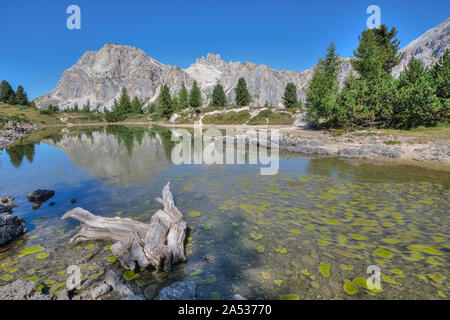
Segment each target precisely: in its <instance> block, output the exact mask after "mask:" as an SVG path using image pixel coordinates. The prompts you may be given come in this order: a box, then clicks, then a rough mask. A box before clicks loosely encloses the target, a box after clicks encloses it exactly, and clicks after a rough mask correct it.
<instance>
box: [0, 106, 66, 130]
mask: <svg viewBox="0 0 450 320" xmlns="http://www.w3.org/2000/svg"><path fill="white" fill-rule="evenodd" d="M5 121H14V122H18V123H27V122H30V121H31V122H35V123H37V124H39V125H54V124H61V123H62V122H61V120H59V118H58V116H57V115H47V114H42V113H40V111H39V110H38V109H34V108H31V107H27V106H19V105H14V106H12V105H8V104H4V103H0V123H4V122H5Z"/></svg>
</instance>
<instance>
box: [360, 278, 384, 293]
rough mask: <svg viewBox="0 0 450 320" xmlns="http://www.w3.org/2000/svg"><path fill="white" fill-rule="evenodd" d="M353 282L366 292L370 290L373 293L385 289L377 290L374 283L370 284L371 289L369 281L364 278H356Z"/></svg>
mask: <svg viewBox="0 0 450 320" xmlns="http://www.w3.org/2000/svg"><path fill="white" fill-rule="evenodd" d="M353 282H354V283H356V284H357V285H358V286H360V287H361V288H364V289H366V290H370V291H372V292H379V291H383V289H381V288H376V286H375V284H374V283H372V282H370V288H369V281H367V279H364V278H362V277H357V278H354V279H353Z"/></svg>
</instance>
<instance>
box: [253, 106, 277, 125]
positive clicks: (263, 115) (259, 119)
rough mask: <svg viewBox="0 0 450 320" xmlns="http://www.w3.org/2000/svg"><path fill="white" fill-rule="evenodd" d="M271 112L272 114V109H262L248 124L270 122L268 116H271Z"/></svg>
mask: <svg viewBox="0 0 450 320" xmlns="http://www.w3.org/2000/svg"><path fill="white" fill-rule="evenodd" d="M271 114H272V110H270V109H265V110H262V111H260V112H259V113H258V114H257V115H256V116H254V117H253V118H251V119H250V121H249V122H248V124H250V125H261V124H267V122H268V119H267V117H269V116H270V115H271Z"/></svg>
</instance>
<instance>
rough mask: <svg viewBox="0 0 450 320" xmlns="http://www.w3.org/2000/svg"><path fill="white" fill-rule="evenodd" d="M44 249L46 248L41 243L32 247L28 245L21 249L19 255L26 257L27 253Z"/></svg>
mask: <svg viewBox="0 0 450 320" xmlns="http://www.w3.org/2000/svg"><path fill="white" fill-rule="evenodd" d="M44 250H45V248H44V247H41V246H39V245H36V246H31V247H28V248H25V249H23V250H21V251H20V255H19V257H24V256H26V255H29V254H33V253H37V252H41V251H44Z"/></svg>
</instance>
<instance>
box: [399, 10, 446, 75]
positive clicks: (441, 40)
mask: <svg viewBox="0 0 450 320" xmlns="http://www.w3.org/2000/svg"><path fill="white" fill-rule="evenodd" d="M449 37H450V18H447V20H445V21H444V22H443V23H441V24H440V25H438V26H437V27H434V28H433V29H430V30H428V31H427V32H425V33H424V34H423V35H421V36H420V37H419V38H417V39H416V40H414V41H412V42H411V43H410V44H408V45H407V46H406V47H404V48H402V49H401V50H400V54H403V59H402V61H401V62H400V64H399V65H398V66H396V67H395V68H394V70H392V73H393V74H394V75H395V76H398V75H399V74H400V72H402V71H403V70H405V69H406V67H407V66H408V63H409V60H411V57H415V58H416V59H418V60H420V61H421V62H422V63H423V65H424V66H430V65H432V64H433V63H434V62H435V61H436V60H437V59H438V58H439V57H441V56H442V55H443V54H444V52H445V50H446V49H449V48H450V47H449Z"/></svg>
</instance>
